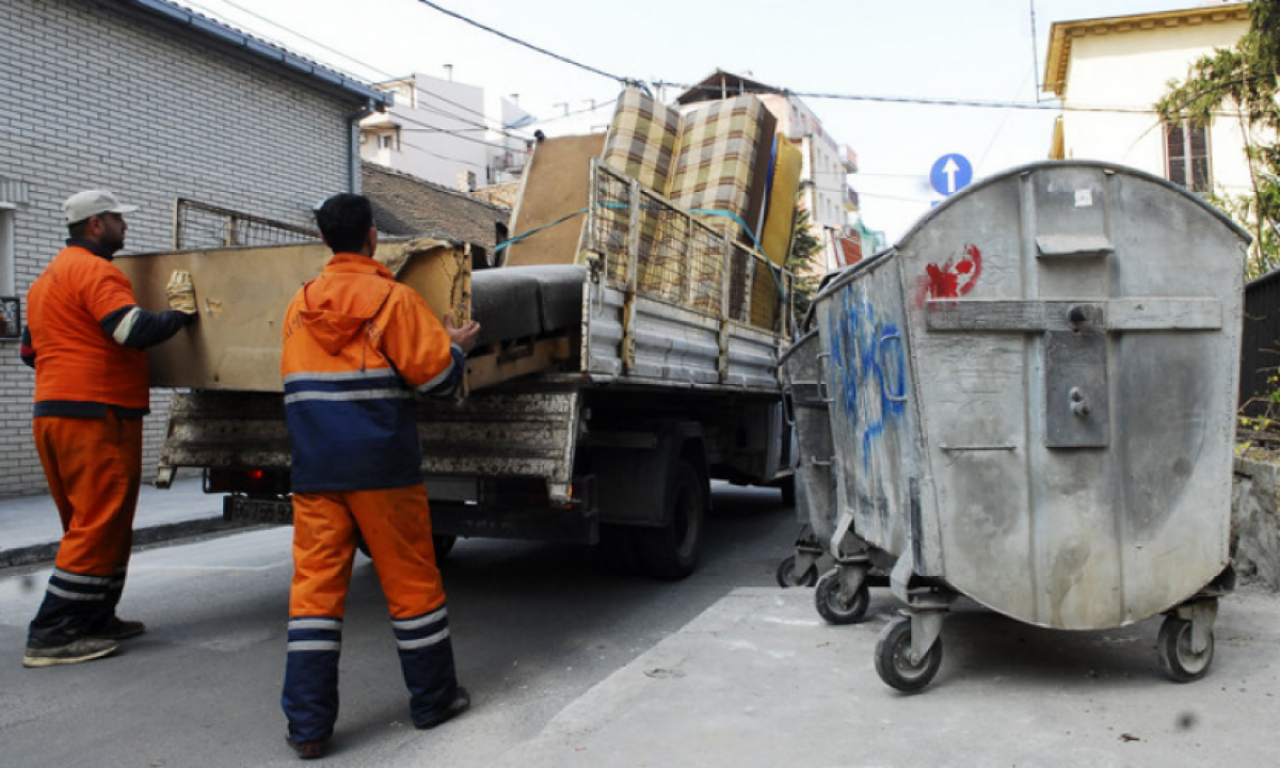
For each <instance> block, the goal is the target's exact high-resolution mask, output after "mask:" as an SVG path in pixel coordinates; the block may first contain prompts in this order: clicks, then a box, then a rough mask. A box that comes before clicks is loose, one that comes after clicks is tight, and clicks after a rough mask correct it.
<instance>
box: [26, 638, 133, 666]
mask: <svg viewBox="0 0 1280 768" xmlns="http://www.w3.org/2000/svg"><path fill="white" fill-rule="evenodd" d="M119 647H120V644H119V643H117V642H116V641H115V640H106V639H103V638H98V637H79V638H76V639H75V640H72V641H70V642H67V643H63V644H62V645H44V644H42V643H32V642H28V643H27V653H26V655H25V656H23V657H22V666H24V667H29V668H32V669H35V668H38V667H57V666H61V665H63V664H79V663H80V662H82V661H92V660H93V659H100V658H102V657H103V656H106V655H107V654H110V653H112V652H114V651H115V650H116V649H117V648H119Z"/></svg>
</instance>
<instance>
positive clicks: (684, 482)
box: [635, 459, 707, 581]
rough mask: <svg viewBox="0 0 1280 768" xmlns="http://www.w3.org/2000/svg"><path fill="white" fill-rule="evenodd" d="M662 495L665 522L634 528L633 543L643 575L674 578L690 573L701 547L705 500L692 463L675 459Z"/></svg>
mask: <svg viewBox="0 0 1280 768" xmlns="http://www.w3.org/2000/svg"><path fill="white" fill-rule="evenodd" d="M665 498H666V502H665V503H666V506H667V511H668V512H669V514H668V516H667V517H668V520H669V522H668V523H667V524H666V525H664V526H663V527H661V528H638V529H636V532H635V533H636V545H637V547H638V550H639V555H640V562H641V565H642V567H643V568H644V572H645V573H646V574H647V575H649V576H651V577H653V578H655V579H663V580H666V581H676V580H678V579H683V578H684V577H686V576H688V575H689V574H691V573H693V569H694V567H696V566H697V564H698V551H699V550H700V549H701V548H702V526H703V522H704V521H705V519H706V513H707V499H706V497H705V494H704V493H703V489H702V479H701V478H700V477H699V476H698V470H697V469H695V468H694V466H693V464H691V463H690V462H688V461H686V460H685V459H680V460H679V461H678V463H677V464H676V466H675V470H674V471H673V472H672V473H671V480H670V482H669V483H668V485H667V492H666V495H665Z"/></svg>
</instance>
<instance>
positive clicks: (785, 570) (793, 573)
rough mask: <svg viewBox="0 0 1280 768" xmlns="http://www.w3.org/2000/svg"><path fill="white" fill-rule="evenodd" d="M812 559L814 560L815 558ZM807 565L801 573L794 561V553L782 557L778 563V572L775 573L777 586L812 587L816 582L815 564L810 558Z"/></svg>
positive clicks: (816, 569) (816, 571) (816, 570)
mask: <svg viewBox="0 0 1280 768" xmlns="http://www.w3.org/2000/svg"><path fill="white" fill-rule="evenodd" d="M814 559H815V560H816V558H814ZM807 566H808V567H806V568H805V570H804V572H803V573H802V572H800V571H799V570H798V568H799V565H798V563H797V561H796V556H795V555H790V556H788V557H785V558H783V560H782V562H781V563H778V573H777V574H776V575H777V579H778V586H780V587H783V588H786V587H812V586H813V585H814V584H817V583H818V566H817V564H816V563H815V562H813V561H812V560H810V561H809V562H808V563H807Z"/></svg>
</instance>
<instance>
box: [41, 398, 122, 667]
mask: <svg viewBox="0 0 1280 768" xmlns="http://www.w3.org/2000/svg"><path fill="white" fill-rule="evenodd" d="M32 430H33V433H34V436H35V442H36V449H37V451H38V453H39V455H40V463H41V464H42V465H43V467H44V471H45V478H46V480H47V481H48V483H49V493H50V494H51V495H52V497H53V499H54V502H55V503H56V505H57V507H58V514H59V517H60V518H61V522H62V527H63V531H64V533H63V536H62V542H61V544H60V545H59V547H58V555H57V559H56V561H55V565H56V570H55V571H54V573H53V574H52V575H51V576H50V579H49V591H48V592H47V593H46V595H45V600H44V602H43V603H42V604H41V607H40V610H39V611H38V612H37V613H36V616H35V618H34V619H33V620H32V622H31V629H30V638H31V639H32V640H33V641H36V642H42V643H46V644H50V643H52V644H61V643H64V642H68V641H70V640H72V639H75V638H76V637H79V636H82V635H84V634H86V633H87V632H91V631H92V630H93V629H94V628H96V627H97V626H98V625H100V624H101V623H103V622H105V621H106V620H107V619H109V618H111V616H113V615H114V614H115V607H116V604H117V603H119V601H120V595H121V592H122V591H123V589H124V580H125V575H126V572H127V568H128V563H129V551H130V547H131V546H132V540H133V517H134V511H135V509H136V507H137V502H138V486H139V483H140V482H141V471H142V420H141V419H120V418H118V417H116V416H115V414H114V413H110V412H109V413H108V415H107V416H105V417H103V418H100V419H73V418H61V417H47V416H42V417H40V418H37V419H35V420H34V421H33V423H32Z"/></svg>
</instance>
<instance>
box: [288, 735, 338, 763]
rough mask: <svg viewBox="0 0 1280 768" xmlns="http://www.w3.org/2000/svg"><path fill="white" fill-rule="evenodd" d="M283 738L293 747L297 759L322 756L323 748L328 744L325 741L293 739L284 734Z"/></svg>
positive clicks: (310, 758)
mask: <svg viewBox="0 0 1280 768" xmlns="http://www.w3.org/2000/svg"><path fill="white" fill-rule="evenodd" d="M284 740H285V743H287V744H288V745H289V746H291V747H293V751H294V752H295V753H296V754H297V755H298V759H299V760H315V759H317V758H321V757H324V751H325V748H326V747H328V745H329V742H327V741H294V740H293V737H292V736H285V737H284Z"/></svg>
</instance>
